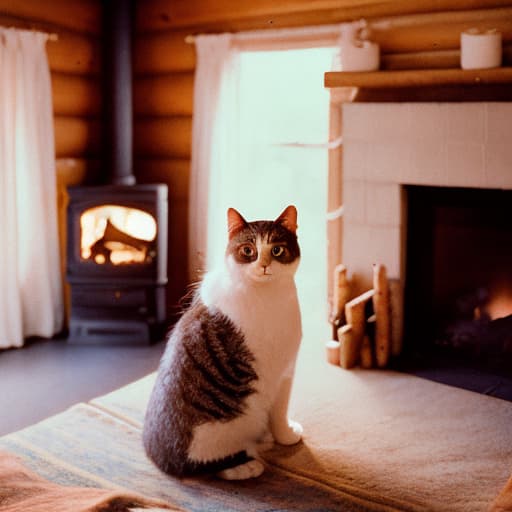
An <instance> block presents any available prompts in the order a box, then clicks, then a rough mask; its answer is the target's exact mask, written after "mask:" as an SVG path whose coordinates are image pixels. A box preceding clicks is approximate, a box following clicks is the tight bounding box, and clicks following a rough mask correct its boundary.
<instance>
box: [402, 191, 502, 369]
mask: <svg viewBox="0 0 512 512" xmlns="http://www.w3.org/2000/svg"><path fill="white" fill-rule="evenodd" d="M405 190H406V198H407V207H406V211H407V238H406V240H407V241H406V259H405V267H406V281H405V301H404V329H405V330H404V356H405V357H406V358H409V359H411V360H415V361H419V360H423V361H429V364H431V365H432V362H433V361H437V362H438V363H439V364H445V363H446V361H451V362H452V363H453V362H456V363H457V364H463V365H466V366H468V367H473V368H478V369H481V370H485V371H491V372H494V373H497V374H507V375H508V374H510V373H511V370H512V222H511V218H512V191H509V190H494V189H493V190H491V189H477V188H475V189H466V188H446V187H422V186H406V187H405Z"/></svg>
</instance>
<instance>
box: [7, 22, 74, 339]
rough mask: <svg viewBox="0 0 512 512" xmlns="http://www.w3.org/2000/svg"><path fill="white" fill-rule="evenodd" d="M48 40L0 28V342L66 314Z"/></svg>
mask: <svg viewBox="0 0 512 512" xmlns="http://www.w3.org/2000/svg"><path fill="white" fill-rule="evenodd" d="M47 39H48V36H47V35H46V34H43V33H39V32H33V31H25V30H16V29H3V28H0V244H1V249H0V348H8V347H19V346H22V345H23V342H24V339H25V338H27V337H30V336H41V337H51V336H53V335H54V334H55V333H57V332H58V331H60V329H61V328H62V322H63V316H64V307H63V296H62V285H61V275H60V261H59V240H58V228H57V199H56V174H55V148H54V133H53V111H52V93H51V82H50V72H49V67H48V59H47V55H46V41H47Z"/></svg>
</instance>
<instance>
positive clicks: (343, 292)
mask: <svg viewBox="0 0 512 512" xmlns="http://www.w3.org/2000/svg"><path fill="white" fill-rule="evenodd" d="M349 297H350V283H349V280H348V277H347V269H346V267H345V265H343V264H340V265H337V266H336V267H335V269H334V287H333V300H332V313H331V317H332V320H333V322H334V324H335V325H337V326H338V327H339V326H340V325H342V324H344V323H346V320H345V304H346V303H347V302H348V299H349Z"/></svg>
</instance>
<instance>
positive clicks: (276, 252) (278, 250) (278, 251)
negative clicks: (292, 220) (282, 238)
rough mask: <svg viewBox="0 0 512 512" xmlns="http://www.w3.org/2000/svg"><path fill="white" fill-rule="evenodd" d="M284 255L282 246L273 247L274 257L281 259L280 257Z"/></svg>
mask: <svg viewBox="0 0 512 512" xmlns="http://www.w3.org/2000/svg"><path fill="white" fill-rule="evenodd" d="M283 253H284V247H283V246H282V245H274V247H272V256H274V257H276V258H279V256H282V255H283Z"/></svg>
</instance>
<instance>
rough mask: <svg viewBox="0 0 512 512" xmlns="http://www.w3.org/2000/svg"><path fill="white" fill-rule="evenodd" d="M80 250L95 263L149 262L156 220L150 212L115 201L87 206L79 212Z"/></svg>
mask: <svg viewBox="0 0 512 512" xmlns="http://www.w3.org/2000/svg"><path fill="white" fill-rule="evenodd" d="M80 231H81V240H80V254H81V257H82V259H83V260H90V261H93V262H95V263H97V264H99V265H103V264H112V265H123V264H133V263H141V264H144V263H151V262H152V261H153V260H154V258H155V256H156V247H155V240H156V235H157V223H156V220H155V219H154V217H153V216H152V215H150V214H149V213H147V212H145V211H142V210H139V209H138V208H130V207H126V206H118V205H111V204H107V205H101V206H97V207H94V208H89V209H88V210H86V211H85V212H83V213H82V215H81V216H80Z"/></svg>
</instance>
